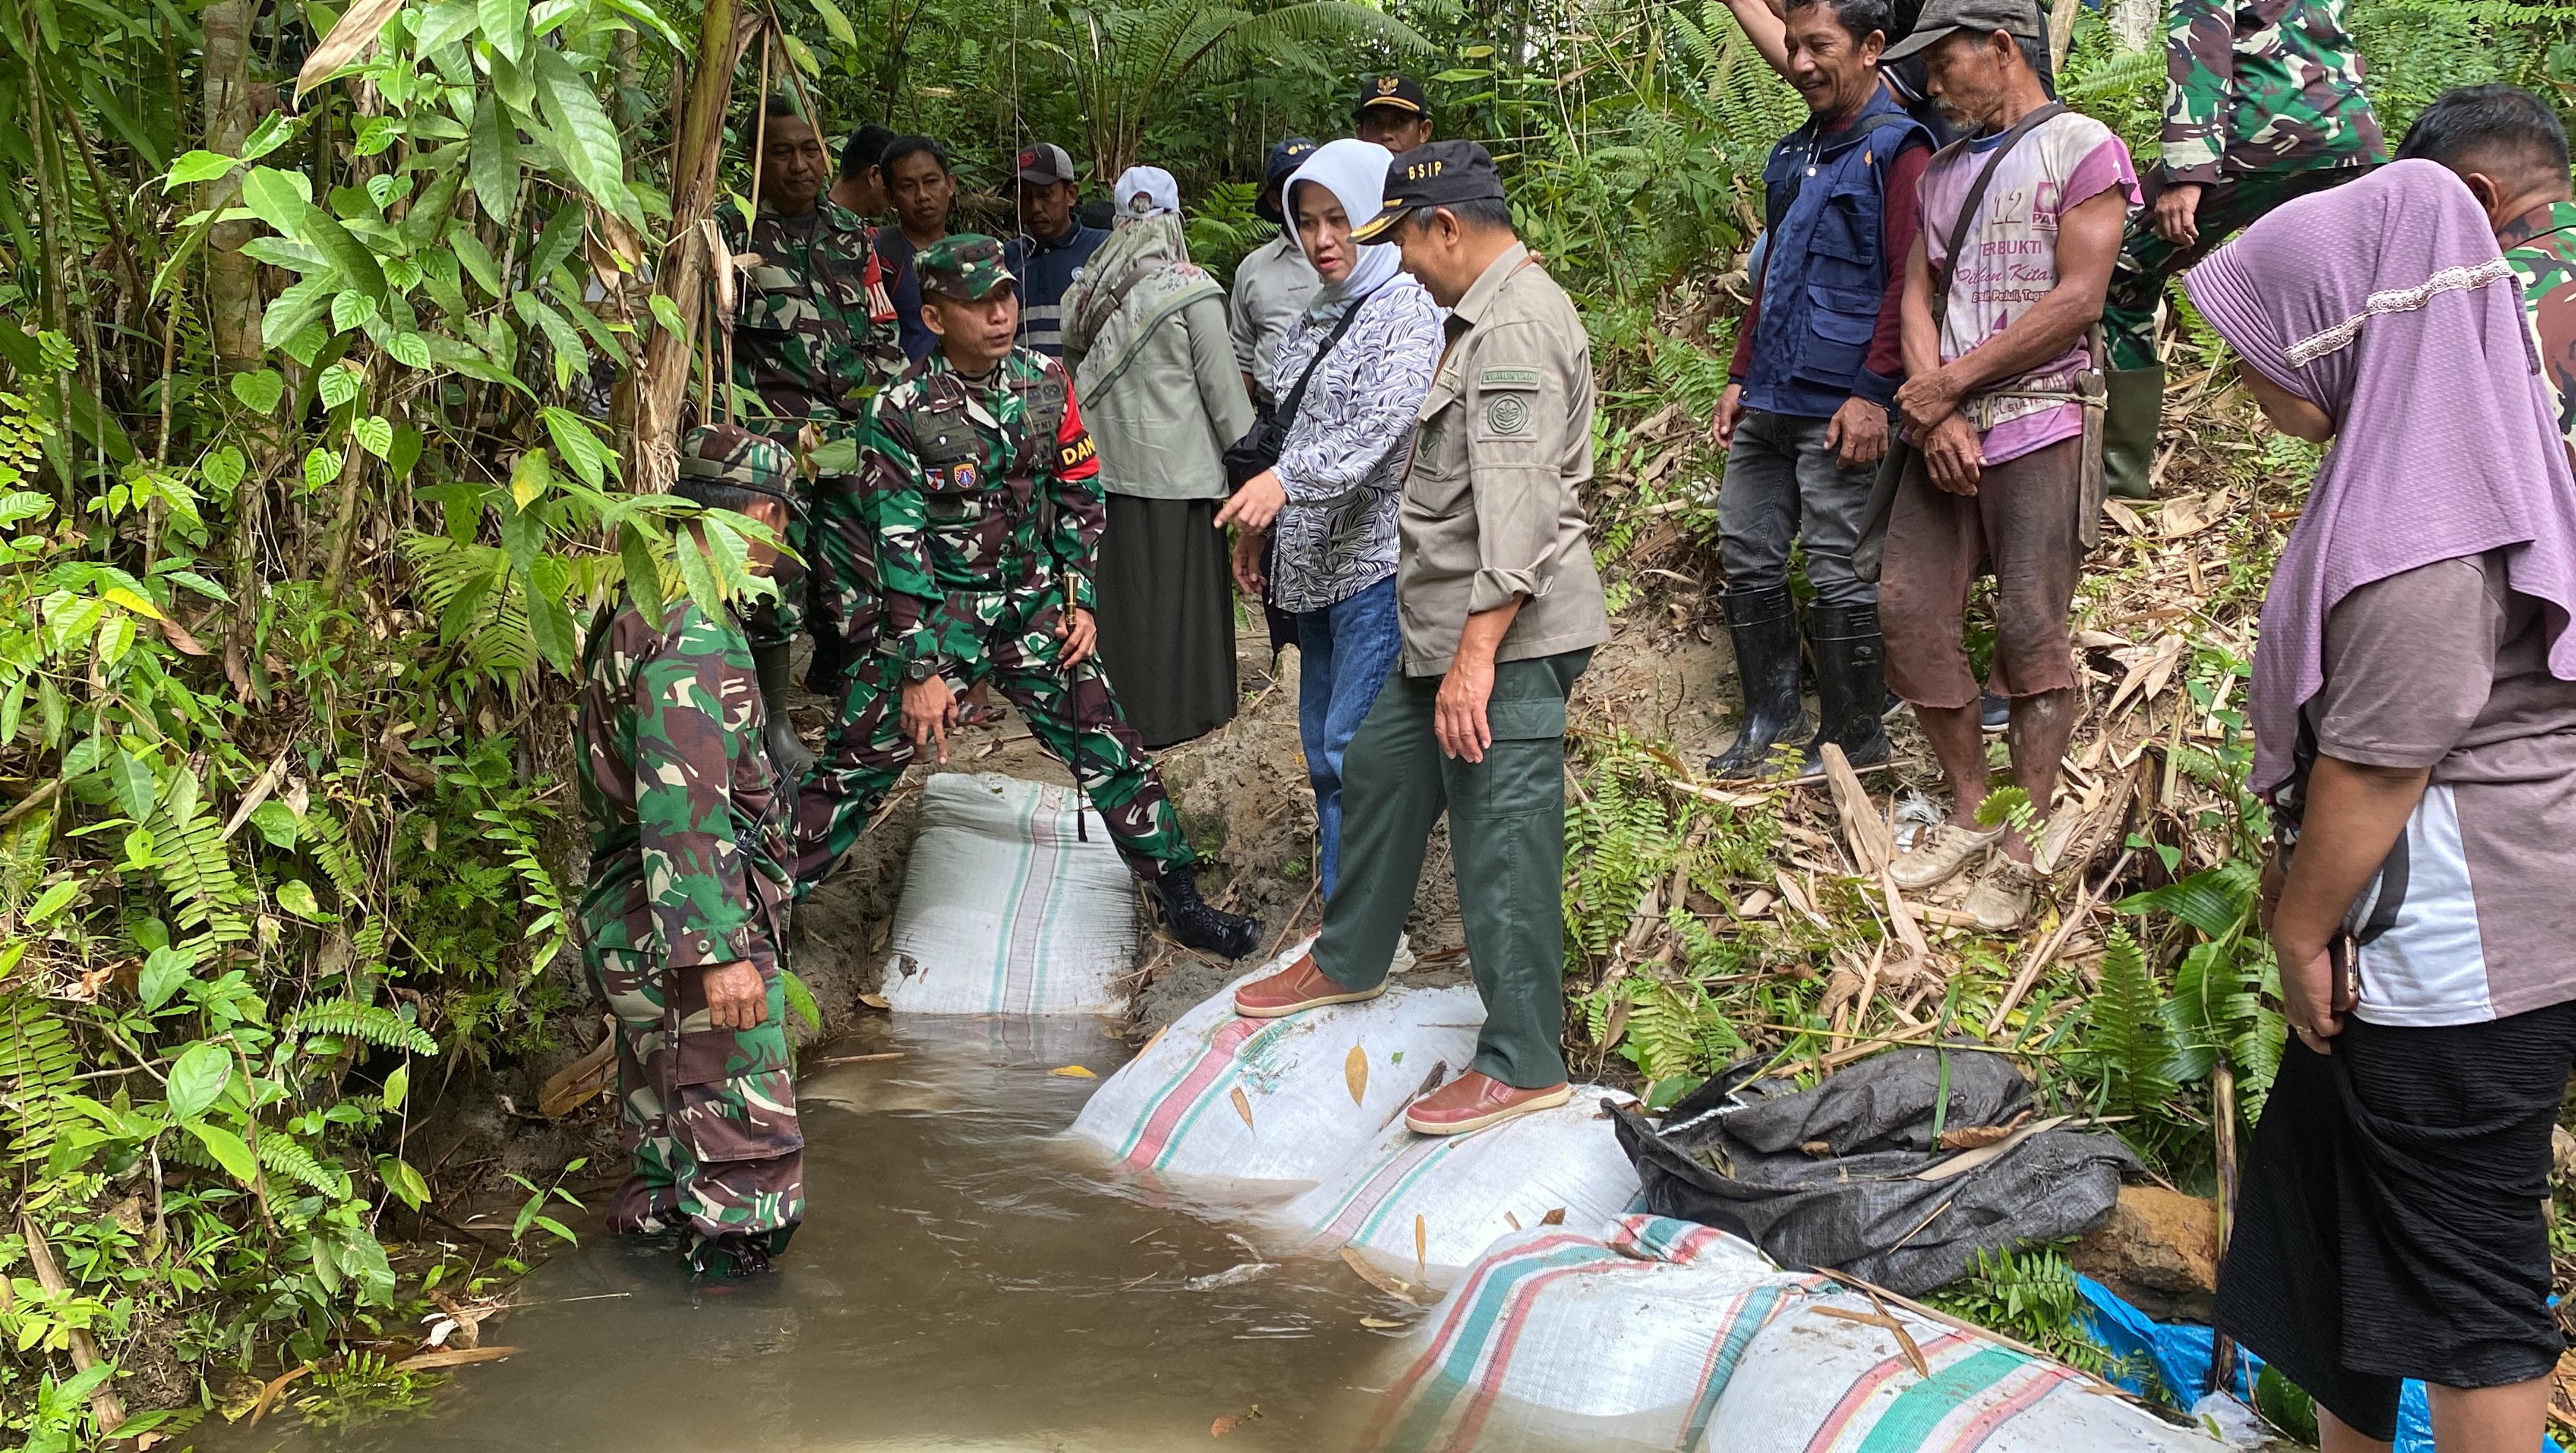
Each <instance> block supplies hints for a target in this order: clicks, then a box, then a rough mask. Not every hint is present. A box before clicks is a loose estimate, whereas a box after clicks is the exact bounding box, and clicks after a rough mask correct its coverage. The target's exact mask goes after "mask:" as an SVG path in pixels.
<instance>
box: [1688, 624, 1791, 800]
mask: <svg viewBox="0 0 2576 1453" xmlns="http://www.w3.org/2000/svg"><path fill="white" fill-rule="evenodd" d="M1726 633H1727V634H1728V635H1729V636H1731V637H1733V638H1734V640H1735V674H1736V677H1737V679H1738V680H1739V681H1741V682H1742V683H1743V686H1744V726H1743V729H1742V730H1741V731H1739V732H1737V733H1736V736H1735V745H1733V746H1731V747H1729V748H1727V749H1726V750H1725V751H1724V752H1721V753H1719V754H1718V755H1717V756H1714V757H1711V758H1709V762H1708V771H1709V775H1710V776H1712V777H1717V778H1721V779H1723V778H1743V777H1757V776H1760V775H1761V774H1762V773H1763V772H1764V771H1766V770H1768V769H1769V766H1770V762H1771V744H1772V743H1774V742H1777V741H1780V740H1782V739H1784V738H1786V739H1789V740H1793V741H1794V740H1795V739H1797V738H1798V737H1799V736H1801V735H1803V734H1804V733H1805V732H1806V730H1807V713H1806V710H1805V708H1804V707H1802V706H1800V705H1799V703H1798V612H1797V608H1796V607H1795V606H1794V605H1792V604H1791V603H1790V601H1789V590H1788V587H1787V586H1782V587H1780V588H1778V589H1776V590H1750V591H1730V592H1728V594H1727V596H1726Z"/></svg>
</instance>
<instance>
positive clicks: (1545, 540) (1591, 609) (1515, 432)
mask: <svg viewBox="0 0 2576 1453" xmlns="http://www.w3.org/2000/svg"><path fill="white" fill-rule="evenodd" d="M1448 331H1449V351H1448V353H1447V354H1446V355H1445V356H1444V357H1443V358H1442V359H1441V361H1440V367H1439V369H1438V371H1437V372H1435V373H1434V374H1433V375H1432V378H1431V392H1430V395H1429V396H1428V397H1426V398H1425V399H1424V400H1423V401H1422V415H1421V424H1420V426H1419V428H1418V429H1417V431H1416V433H1415V436H1414V445H1413V464H1412V467H1411V469H1410V470H1409V471H1408V472H1407V473H1406V475H1405V482H1404V510H1403V514H1402V516H1401V518H1400V521H1399V527H1400V529H1401V531H1402V536H1403V550H1402V554H1401V556H1400V557H1399V559H1398V562H1397V566H1396V611H1397V615H1398V617H1399V620H1400V623H1401V625H1402V627H1403V631H1404V652H1403V664H1404V672H1405V674H1406V675H1408V676H1438V675H1442V674H1444V673H1445V672H1447V671H1448V669H1449V660H1450V658H1451V657H1452V656H1454V655H1456V654H1457V651H1458V633H1459V631H1460V629H1461V628H1462V627H1463V626H1464V625H1465V624H1466V620H1467V617H1468V616H1469V615H1471V614H1476V613H1479V612H1483V611H1488V610H1492V609H1495V608H1496V607H1498V606H1502V605H1506V604H1509V603H1510V602H1511V601H1512V600H1513V599H1514V598H1515V597H1519V598H1520V599H1521V601H1522V604H1521V608H1520V613H1519V614H1518V615H1517V616H1515V617H1513V619H1512V628H1511V630H1510V631H1509V632H1508V633H1506V634H1505V635H1504V637H1503V643H1502V646H1501V648H1500V649H1499V650H1497V651H1496V652H1495V653H1494V659H1495V660H1497V661H1519V660H1526V659H1529V658H1531V657H1536V656H1554V655H1558V654H1561V653H1563V652H1566V651H1576V650H1582V649H1585V648H1587V647H1592V646H1598V645H1600V644H1601V643H1602V642H1604V641H1607V640H1609V639H1610V617H1609V614H1608V612H1607V611H1606V610H1605V609H1604V608H1603V605H1602V600H1601V577H1600V576H1599V575H1598V574H1596V573H1594V571H1593V568H1592V547H1591V543H1590V540H1589V539H1588V531H1589V524H1588V522H1587V521H1586V520H1585V518H1584V514H1583V505H1582V503H1581V501H1580V499H1579V497H1578V496H1579V492H1580V490H1581V489H1582V487H1583V484H1584V482H1585V481H1587V480H1589V479H1591V478H1592V347H1591V343H1590V341H1589V340H1588V339H1587V338H1586V337H1585V336H1584V332H1583V319H1582V318H1581V317H1580V316H1579V315H1577V314H1576V312H1575V311H1574V304H1573V303H1572V302H1571V301H1569V300H1568V299H1567V298H1566V296H1565V290H1564V289H1562V288H1560V287H1558V286H1557V285H1556V280H1555V279H1553V278H1551V277H1549V276H1548V275H1547V270H1546V269H1545V268H1542V267H1540V266H1539V265H1538V263H1537V261H1536V260H1535V259H1533V258H1532V257H1531V256H1530V255H1529V249H1527V248H1525V247H1521V246H1519V245H1517V244H1515V245H1514V246H1513V247H1512V248H1511V250H1509V251H1507V252H1505V253H1504V254H1503V255H1502V256H1501V257H1499V258H1497V259H1495V261H1494V265H1493V266H1491V267H1489V268H1487V269H1486V270H1485V274H1484V276H1482V277H1480V278H1478V279H1477V280H1476V283H1475V285H1474V286H1473V287H1470V288H1469V289H1467V294H1466V296H1465V297H1462V298H1460V299H1459V300H1458V306H1457V307H1456V308H1454V309H1452V310H1451V311H1450V314H1449V320H1448Z"/></svg>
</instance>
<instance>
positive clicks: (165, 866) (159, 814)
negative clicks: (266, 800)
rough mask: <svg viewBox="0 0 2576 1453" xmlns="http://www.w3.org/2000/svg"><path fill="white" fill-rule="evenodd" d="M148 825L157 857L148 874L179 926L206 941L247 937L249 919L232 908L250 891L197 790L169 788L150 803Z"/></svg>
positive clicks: (243, 900) (213, 941)
mask: <svg viewBox="0 0 2576 1453" xmlns="http://www.w3.org/2000/svg"><path fill="white" fill-rule="evenodd" d="M182 776H183V778H184V777H185V774H184V773H183V774H182ZM149 826H150V828H151V831H152V850H153V854H154V856H155V857H156V858H157V859H158V860H159V861H158V862H156V863H155V864H154V865H153V873H154V875H155V876H156V877H158V878H159V879H160V880H161V887H162V890H163V891H164V892H167V893H168V894H169V895H170V906H171V917H172V918H173V919H174V920H176V922H177V923H178V925H179V927H181V928H183V929H190V930H194V931H197V932H199V933H201V934H202V935H203V936H204V938H205V940H206V942H207V944H208V945H209V946H211V945H214V944H226V943H239V942H241V941H243V940H245V939H247V938H249V937H250V924H249V923H248V922H247V921H245V920H244V919H243V918H242V916H241V915H240V914H239V913H237V912H235V911H234V910H235V909H236V908H238V907H239V906H240V905H241V904H242V903H244V902H246V901H248V899H249V897H250V895H249V893H248V892H247V891H245V890H244V889H243V887H242V884H241V877H240V875H239V874H238V873H236V872H235V871H234V870H233V860H232V851H231V849H230V848H229V847H227V846H226V845H225V843H224V840H223V829H222V825H221V824H220V823H218V822H217V821H216V820H215V817H214V814H212V813H209V812H206V811H204V810H203V804H201V803H200V802H198V801H197V797H196V793H195V792H194V791H192V790H188V791H183V790H179V789H178V788H177V787H174V788H173V789H172V790H171V792H170V793H169V794H168V795H167V796H166V797H164V798H163V799H162V800H161V801H160V802H158V803H156V804H154V806H153V809H152V817H151V820H150V823H149Z"/></svg>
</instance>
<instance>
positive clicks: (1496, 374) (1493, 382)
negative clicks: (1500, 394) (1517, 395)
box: [1476, 365, 1538, 388]
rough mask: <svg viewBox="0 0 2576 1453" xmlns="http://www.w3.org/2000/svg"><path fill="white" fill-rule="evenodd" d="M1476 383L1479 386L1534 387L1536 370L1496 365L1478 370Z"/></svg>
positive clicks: (1536, 384)
mask: <svg viewBox="0 0 2576 1453" xmlns="http://www.w3.org/2000/svg"><path fill="white" fill-rule="evenodd" d="M1476 384H1477V386H1478V387H1480V388H1536V387H1538V370H1537V369H1535V368H1518V367H1510V368H1507V367H1503V366H1501V365H1496V366H1494V367H1490V368H1486V369H1483V370H1481V371H1479V372H1478V373H1477V375H1476Z"/></svg>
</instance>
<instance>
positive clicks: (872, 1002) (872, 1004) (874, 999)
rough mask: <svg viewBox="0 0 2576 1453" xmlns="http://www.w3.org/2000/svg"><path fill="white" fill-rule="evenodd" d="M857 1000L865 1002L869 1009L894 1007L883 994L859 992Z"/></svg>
mask: <svg viewBox="0 0 2576 1453" xmlns="http://www.w3.org/2000/svg"><path fill="white" fill-rule="evenodd" d="M859 1002H860V1003H862V1004H865V1005H866V1006H868V1007H869V1008H871V1009H892V1008H893V1007H894V1005H892V1004H890V1003H888V1002H887V1001H886V996H885V995H883V994H861V995H860V996H859Z"/></svg>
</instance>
